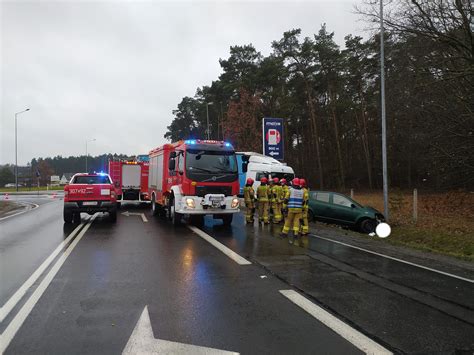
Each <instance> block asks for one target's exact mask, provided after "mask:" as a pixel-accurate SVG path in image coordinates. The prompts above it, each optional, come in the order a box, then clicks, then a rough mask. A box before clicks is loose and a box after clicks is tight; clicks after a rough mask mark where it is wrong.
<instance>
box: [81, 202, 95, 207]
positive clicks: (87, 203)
mask: <svg viewBox="0 0 474 355" xmlns="http://www.w3.org/2000/svg"><path fill="white" fill-rule="evenodd" d="M82 205H83V206H97V201H84V202H83V203H82Z"/></svg>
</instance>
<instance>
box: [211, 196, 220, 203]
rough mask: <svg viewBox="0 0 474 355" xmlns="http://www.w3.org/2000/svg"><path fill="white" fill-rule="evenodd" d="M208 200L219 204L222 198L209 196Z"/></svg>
mask: <svg viewBox="0 0 474 355" xmlns="http://www.w3.org/2000/svg"><path fill="white" fill-rule="evenodd" d="M209 200H211V201H212V202H221V201H222V197H220V196H214V197H213V196H211V197H210V198H209Z"/></svg>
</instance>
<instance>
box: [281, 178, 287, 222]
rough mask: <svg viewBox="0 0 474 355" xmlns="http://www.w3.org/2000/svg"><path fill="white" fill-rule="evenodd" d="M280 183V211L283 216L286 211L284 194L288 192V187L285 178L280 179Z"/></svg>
mask: <svg viewBox="0 0 474 355" xmlns="http://www.w3.org/2000/svg"><path fill="white" fill-rule="evenodd" d="M280 185H281V189H282V194H281V196H282V197H281V211H282V215H283V217H286V212H287V207H288V206H287V205H286V203H285V198H286V194H287V193H288V191H289V187H288V185H287V182H286V179H281V180H280Z"/></svg>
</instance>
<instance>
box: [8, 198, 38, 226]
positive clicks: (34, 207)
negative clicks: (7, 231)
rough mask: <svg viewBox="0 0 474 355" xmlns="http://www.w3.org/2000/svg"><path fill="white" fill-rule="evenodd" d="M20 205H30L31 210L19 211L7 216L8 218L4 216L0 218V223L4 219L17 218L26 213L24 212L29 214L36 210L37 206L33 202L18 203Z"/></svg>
mask: <svg viewBox="0 0 474 355" xmlns="http://www.w3.org/2000/svg"><path fill="white" fill-rule="evenodd" d="M19 203H20V204H23V205H32V206H33V208H28V209H26V210H22V211H19V212H17V213H14V214H12V215H9V216H6V217H2V218H0V221H3V220H4V219H7V218H11V217H15V216H18V215H19V214H23V213H26V212H30V211H33V210H34V209H36V208H38V207H39V205H38V204H36V203H33V202H23V201H22V202H19Z"/></svg>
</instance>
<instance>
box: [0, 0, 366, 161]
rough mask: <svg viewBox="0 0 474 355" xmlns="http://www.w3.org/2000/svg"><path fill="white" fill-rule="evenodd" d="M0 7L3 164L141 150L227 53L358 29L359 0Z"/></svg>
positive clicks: (155, 142)
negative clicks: (298, 34)
mask: <svg viewBox="0 0 474 355" xmlns="http://www.w3.org/2000/svg"><path fill="white" fill-rule="evenodd" d="M0 1H1V5H0V6H1V53H0V54H1V78H0V79H1V102H0V105H1V135H0V139H1V144H0V149H1V152H0V164H3V163H14V160H15V150H14V147H15V145H14V137H15V131H14V113H15V112H18V111H21V110H23V109H25V108H30V109H31V110H30V111H29V112H26V113H24V114H21V115H19V116H18V161H19V164H26V162H27V161H30V160H31V159H32V158H33V157H47V156H56V155H62V156H69V155H81V154H85V141H86V140H89V139H93V138H95V139H96V141H95V142H91V143H89V144H88V148H89V153H90V154H92V155H98V154H102V153H126V154H141V153H148V151H149V150H150V149H151V148H154V147H156V146H159V145H161V144H163V143H164V142H165V139H164V138H163V135H164V134H165V132H166V126H168V125H169V124H170V123H171V120H172V118H173V115H172V110H173V109H175V108H176V106H177V104H178V103H179V102H180V101H181V99H182V98H183V97H184V96H194V94H195V91H196V88H197V87H200V86H203V85H208V84H210V83H211V82H212V80H215V79H217V77H218V76H219V74H220V73H221V68H220V66H219V58H227V57H228V55H229V47H230V46H232V45H244V44H248V43H252V44H253V45H254V46H255V47H256V48H257V50H259V51H260V52H261V53H262V54H264V55H268V54H269V53H270V52H271V42H272V41H273V40H278V39H280V38H281V37H282V34H283V32H284V31H287V30H289V29H292V28H301V29H302V32H303V35H304V36H311V35H312V34H313V33H316V32H317V31H318V30H319V28H320V26H321V24H323V23H326V24H327V28H328V30H330V31H335V38H336V41H337V42H338V43H339V44H341V45H342V44H343V38H344V36H345V35H347V34H349V33H353V34H362V33H363V32H362V29H363V27H364V25H363V23H362V22H360V21H358V20H359V18H358V16H357V15H355V14H353V5H354V3H356V2H357V0H352V1H350V0H347V1H336V0H333V1H316V0H314V1H304V2H295V1H287V2H271V1H260V2H255V1H253V2H250V1H244V2H237V1H204V2H200V1H192V2H184V1H169V2H164V1H140V2H138V1H128V2H125V1H120V2H118V1H88V2H85V1H54V2H53V1H41V0H36V1H30V2H26V1H2V0H0Z"/></svg>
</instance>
